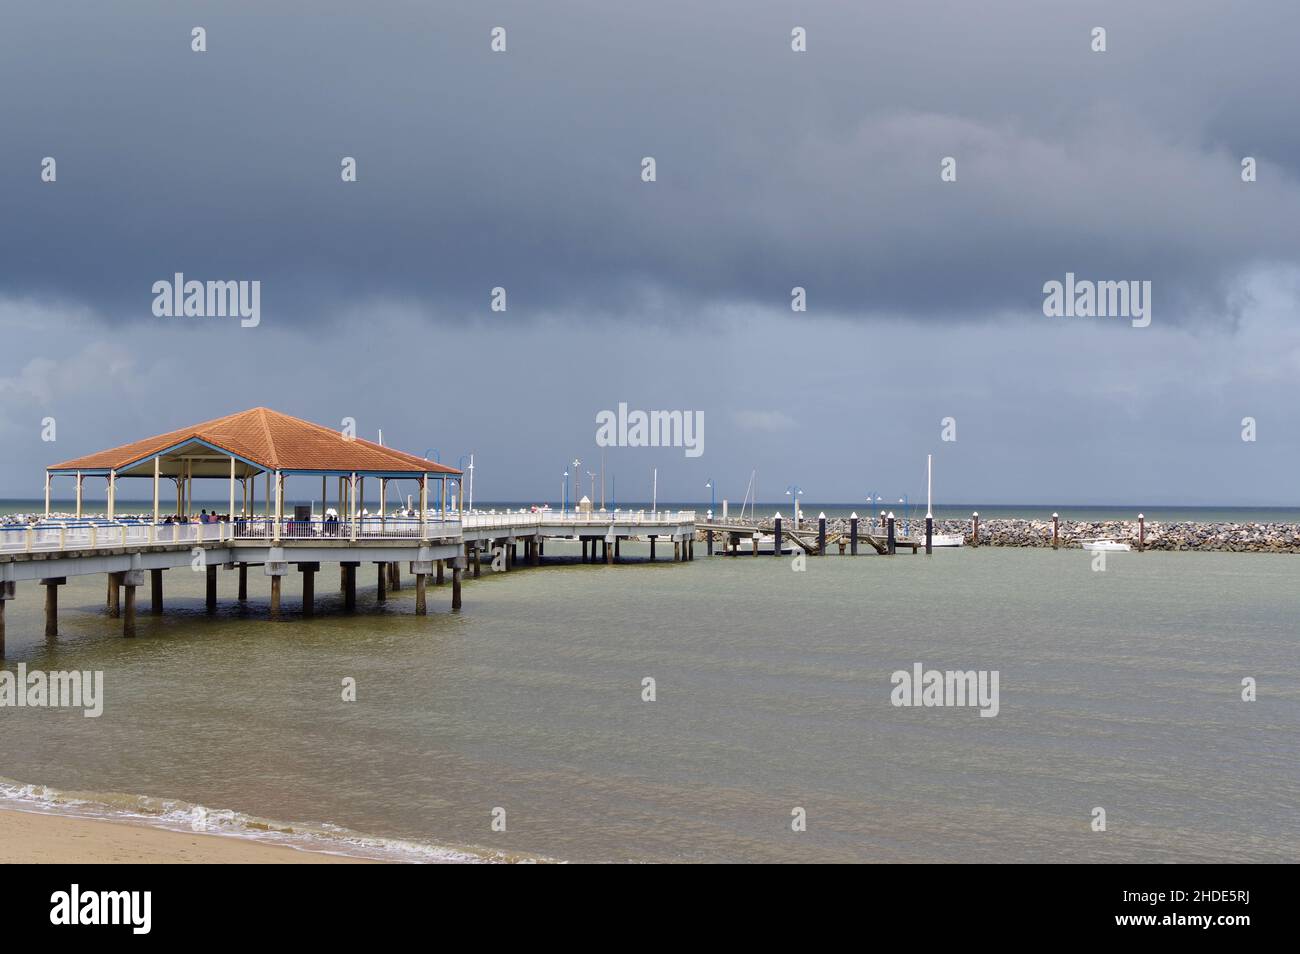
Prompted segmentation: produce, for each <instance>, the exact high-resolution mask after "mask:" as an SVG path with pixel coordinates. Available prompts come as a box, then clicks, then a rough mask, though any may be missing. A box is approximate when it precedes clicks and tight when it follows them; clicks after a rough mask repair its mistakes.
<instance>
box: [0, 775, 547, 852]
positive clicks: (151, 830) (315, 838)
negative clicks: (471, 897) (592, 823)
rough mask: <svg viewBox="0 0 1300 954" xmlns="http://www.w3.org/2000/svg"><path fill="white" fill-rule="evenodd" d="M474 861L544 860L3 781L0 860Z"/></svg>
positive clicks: (138, 797)
mask: <svg viewBox="0 0 1300 954" xmlns="http://www.w3.org/2000/svg"><path fill="white" fill-rule="evenodd" d="M56 860H57V861H66V862H69V863H72V862H81V863H99V862H112V861H133V862H142V863H143V862H149V863H214V864H223V863H264V864H271V863H280V864H325V863H338V864H342V863H353V864H357V863H368V864H474V863H490V862H493V861H526V860H540V859H532V858H525V857H522V856H520V857H512V856H509V855H504V854H498V853H495V852H490V851H489V852H477V851H474V850H472V849H471V850H466V849H456V848H450V847H445V846H441V845H433V844H425V843H420V842H412V841H405V840H402V839H397V838H384V837H379V836H373V835H364V834H361V833H359V832H355V831H350V830H347V829H343V828H339V827H337V826H334V825H329V824H307V823H286V822H279V821H274V820H272V819H268V818H262V817H259V816H255V815H248V814H245V813H243V812H238V811H232V810H228V809H209V808H207V807H205V806H203V805H197V804H193V803H190V802H184V801H180V800H177V799H168V798H156V797H152V796H148V795H125V794H121V793H87V792H72V791H61V790H59V789H53V788H49V787H47V786H44V785H32V784H25V783H21V782H15V781H13V780H12V779H5V778H0V863H15V862H18V863H33V862H41V861H46V862H49V861H56Z"/></svg>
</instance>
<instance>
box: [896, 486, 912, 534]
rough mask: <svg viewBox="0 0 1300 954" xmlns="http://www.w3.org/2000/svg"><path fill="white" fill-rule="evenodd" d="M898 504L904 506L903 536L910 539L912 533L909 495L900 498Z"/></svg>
mask: <svg viewBox="0 0 1300 954" xmlns="http://www.w3.org/2000/svg"><path fill="white" fill-rule="evenodd" d="M898 502H899V503H901V504H902V505H903V536H905V537H910V536H911V535H912V532H911V529H910V525H911V518H909V517H908V512H909V511H908V503H907V494H903V496H901V497H899V498H898Z"/></svg>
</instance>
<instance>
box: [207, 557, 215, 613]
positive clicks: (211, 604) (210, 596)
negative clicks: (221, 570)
mask: <svg viewBox="0 0 1300 954" xmlns="http://www.w3.org/2000/svg"><path fill="white" fill-rule="evenodd" d="M206 570H207V574H208V578H207V593H206V596H207V599H206V602H207V609H208V612H209V613H215V612H216V611H217V565H216V564H215V563H209V564H208V565H207V567H206Z"/></svg>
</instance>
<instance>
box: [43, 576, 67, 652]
mask: <svg viewBox="0 0 1300 954" xmlns="http://www.w3.org/2000/svg"><path fill="white" fill-rule="evenodd" d="M67 582H68V578H67V577H66V576H50V577H46V578H45V579H43V580H41V586H43V587H45V635H46V636H47V637H49V638H51V639H53V638H54V637H55V636H58V635H59V587H60V586H62V585H63V584H64V583H67Z"/></svg>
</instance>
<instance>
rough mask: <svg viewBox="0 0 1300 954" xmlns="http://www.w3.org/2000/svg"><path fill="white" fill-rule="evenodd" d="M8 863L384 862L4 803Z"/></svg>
mask: <svg viewBox="0 0 1300 954" xmlns="http://www.w3.org/2000/svg"><path fill="white" fill-rule="evenodd" d="M0 863H2V864H209V865H210V864H289V865H313V864H326V865H329V864H383V862H382V861H380V860H379V859H375V858H362V857H358V856H354V855H342V854H331V853H326V852H323V851H314V850H312V849H309V848H296V847H291V846H289V845H279V844H266V843H264V842H259V841H252V840H250V839H247V838H238V837H233V836H230V835H214V834H211V833H208V832H183V831H175V830H173V829H170V828H158V827H155V826H153V825H148V824H144V823H140V822H131V821H128V820H126V819H120V820H118V819H108V818H85V817H80V816H77V815H61V814H50V813H48V812H38V811H23V810H21V809H17V808H12V807H9V806H0Z"/></svg>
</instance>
